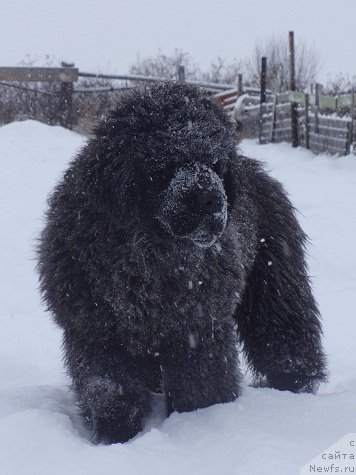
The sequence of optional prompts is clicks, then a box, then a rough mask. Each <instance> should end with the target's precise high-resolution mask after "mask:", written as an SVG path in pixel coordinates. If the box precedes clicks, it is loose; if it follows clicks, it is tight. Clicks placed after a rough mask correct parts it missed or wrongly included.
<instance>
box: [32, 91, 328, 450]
mask: <svg viewBox="0 0 356 475" xmlns="http://www.w3.org/2000/svg"><path fill="white" fill-rule="evenodd" d="M305 242H306V236H305V234H304V233H303V231H302V230H301V228H300V227H299V225H298V222H297V220H296V218H295V215H294V210H293V207H292V205H291V203H290V202H289V200H288V198H287V197H286V194H285V192H284V190H283V188H282V186H281V185H280V184H279V183H278V182H277V181H275V180H274V179H272V178H270V177H269V176H268V175H267V174H266V173H265V171H264V170H263V168H262V167H261V164H260V163H258V162H256V161H255V160H251V159H248V158H245V157H243V156H241V155H240V154H239V152H238V151H237V142H236V137H235V133H234V129H233V125H232V124H231V123H230V121H229V119H228V118H227V116H226V115H225V114H224V112H223V111H222V110H221V108H220V107H219V106H218V105H217V104H216V103H215V102H214V101H213V100H212V99H210V98H208V97H207V96H205V95H204V94H203V93H202V92H200V91H199V90H198V89H197V88H194V87H190V86H187V85H184V84H173V83H165V84H157V85H155V86H153V87H146V88H144V89H141V90H134V91H132V92H130V93H128V94H127V95H126V96H125V97H124V98H123V99H122V100H121V102H120V103H119V105H118V106H117V108H116V109H115V110H113V111H111V112H110V113H109V114H108V116H107V117H106V118H105V119H104V120H103V121H102V122H101V123H99V125H98V126H97V127H96V129H95V134H94V138H92V139H90V140H89V142H88V144H87V145H86V146H85V147H84V148H83V149H82V150H81V152H80V153H79V154H78V155H77V157H76V158H75V159H74V160H73V161H72V163H71V164H70V166H69V168H68V170H67V171H66V172H65V175H64V177H63V179H62V180H61V182H60V183H59V184H58V185H57V187H56V188H55V190H54V192H53V193H52V195H51V197H50V199H49V210H48V212H47V222H46V227H45V229H44V230H43V233H42V236H41V241H40V246H39V265H38V267H39V272H40V281H41V290H42V292H43V296H44V300H45V302H46V304H47V306H48V308H49V310H50V311H51V312H52V313H53V316H54V319H55V321H56V322H57V324H58V325H59V326H60V327H61V328H62V329H63V332H64V352H65V361H66V365H67V368H68V371H69V374H70V376H71V378H72V381H73V390H74V392H75V394H76V397H77V399H78V402H79V404H80V407H81V408H82V410H83V415H84V417H85V420H86V421H87V423H88V426H89V427H90V428H91V430H92V433H93V440H94V441H95V442H97V443H114V442H124V441H127V440H128V439H130V438H131V437H133V436H135V435H136V434H137V432H138V431H140V430H141V428H142V422H143V418H144V417H145V416H147V414H148V413H149V412H150V407H151V397H152V392H153V391H159V390H162V391H164V393H165V395H166V401H167V411H168V413H171V412H172V411H192V410H194V409H197V408H202V407H206V406H210V405H212V404H216V403H222V402H227V401H233V400H234V399H236V398H237V397H238V395H239V392H240V389H239V381H240V376H239V370H238V357H237V344H238V343H239V342H241V343H242V345H243V350H244V353H245V355H246V357H247V360H248V362H249V364H250V366H251V368H252V369H253V371H254V374H255V375H256V378H258V380H264V384H267V385H268V386H269V387H272V388H277V389H280V390H290V391H294V392H301V391H307V392H314V391H315V390H316V388H317V386H318V383H319V382H320V381H323V380H325V378H326V372H325V356H324V353H323V350H322V347H321V338H320V337H321V327H320V322H319V313H318V309H317V306H316V303H315V301H314V298H313V296H312V293H311V289H310V283H309V279H308V275H307V268H306V263H305V258H304V245H305Z"/></svg>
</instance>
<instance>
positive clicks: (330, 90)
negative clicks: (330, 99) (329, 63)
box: [323, 73, 356, 96]
mask: <svg viewBox="0 0 356 475" xmlns="http://www.w3.org/2000/svg"><path fill="white" fill-rule="evenodd" d="M355 91H356V76H352V77H351V78H350V76H349V75H348V74H342V73H340V74H338V75H337V76H335V77H329V78H328V80H327V81H326V84H325V86H324V87H323V92H324V93H325V94H331V95H333V96H337V95H338V94H341V93H351V92H355Z"/></svg>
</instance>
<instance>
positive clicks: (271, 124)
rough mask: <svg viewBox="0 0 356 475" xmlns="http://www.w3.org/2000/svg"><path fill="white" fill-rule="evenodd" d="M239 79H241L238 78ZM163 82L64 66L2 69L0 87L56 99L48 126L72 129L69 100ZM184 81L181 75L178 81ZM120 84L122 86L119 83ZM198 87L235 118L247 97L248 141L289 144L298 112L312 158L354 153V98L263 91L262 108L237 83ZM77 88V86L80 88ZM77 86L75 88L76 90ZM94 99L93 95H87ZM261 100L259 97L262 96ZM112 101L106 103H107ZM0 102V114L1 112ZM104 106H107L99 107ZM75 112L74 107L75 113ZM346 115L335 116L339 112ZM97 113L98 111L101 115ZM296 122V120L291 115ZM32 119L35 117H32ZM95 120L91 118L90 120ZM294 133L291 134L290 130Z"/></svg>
mask: <svg viewBox="0 0 356 475" xmlns="http://www.w3.org/2000/svg"><path fill="white" fill-rule="evenodd" d="M80 78H81V79H82V80H87V79H89V80H103V81H116V84H117V85H116V86H113V83H112V84H111V86H110V85H109V87H107V86H106V87H102V88H100V87H99V88H98V87H94V88H84V89H83V87H80V83H78V82H77V81H78V79H80ZM240 79H241V78H240ZM164 80H167V79H163V78H155V77H147V76H146V77H145V76H137V75H105V74H92V73H84V72H80V71H79V70H78V69H77V68H75V67H74V65H69V64H65V63H63V65H62V67H59V68H35V67H28V68H23V67H21V68H20V67H16V68H9V67H0V86H3V87H7V86H8V87H16V88H18V89H21V90H22V89H23V90H24V91H30V92H32V93H34V95H35V96H36V97H37V95H38V94H40V95H41V94H42V95H44V96H48V97H49V96H51V97H52V99H54V102H53V104H52V112H51V114H52V115H54V118H53V120H51V121H50V123H59V124H61V125H63V126H64V127H67V128H72V127H73V122H74V119H73V116H74V110H73V109H74V107H73V97H78V95H79V94H82V95H83V94H84V95H89V96H90V95H91V94H97V93H100V92H102V93H111V92H115V91H122V90H124V89H127V88H128V87H130V88H131V87H136V86H137V84H138V83H140V82H151V81H164ZM180 80H184V75H183V77H182V75H181V76H180ZM118 81H121V82H120V83H118ZM31 82H32V83H38V82H47V83H58V84H59V89H57V90H54V92H53V91H52V90H51V91H50V92H48V91H47V92H46V91H41V90H40V89H33V88H32V89H31V88H28V87H27V86H26V85H27V84H28V83H31ZM186 82H187V83H190V84H196V85H198V86H199V87H201V88H203V89H205V90H208V91H209V92H210V93H213V94H215V97H216V99H217V100H218V101H219V102H220V103H221V104H222V106H223V107H224V108H225V109H226V110H227V112H228V113H229V114H230V115H231V117H233V115H234V109H235V105H236V102H239V101H240V99H241V98H242V95H244V96H245V97H247V101H246V103H244V108H243V116H242V123H243V130H244V136H246V137H259V140H260V142H261V143H269V142H281V141H287V142H292V140H293V138H292V125H293V124H292V110H294V111H296V117H297V139H298V144H299V145H303V146H305V147H307V148H309V149H311V150H312V151H313V152H315V153H320V152H329V153H332V154H338V155H347V154H349V153H350V151H351V148H352V145H353V151H354V153H355V154H356V125H355V122H356V94H348V95H342V96H339V97H330V96H322V95H320V94H319V93H318V90H317V91H316V94H314V95H311V94H304V93H300V92H295V91H293V92H292V91H290V92H287V93H284V94H278V95H273V94H272V93H271V91H265V94H264V95H263V97H264V100H265V101H266V102H264V103H262V104H260V103H258V102H259V93H260V91H259V90H258V89H256V88H245V89H244V90H243V88H242V81H241V80H240V82H239V84H238V87H235V86H233V85H231V84H213V83H197V82H191V81H186ZM76 84H79V88H78V86H77V85H76ZM75 85H76V87H74V86H75ZM90 97H92V96H90ZM261 97H262V95H261ZM108 102H110V101H106V103H105V104H107V103H108ZM2 105H3V104H2V103H1V97H0V109H1V108H2ZM102 106H103V107H104V106H105V107H106V105H102ZM75 109H76V112H77V110H78V107H76V108H75ZM345 112H348V115H344V116H343V117H338V116H340V115H342V114H343V113H344V114H345ZM101 113H102V112H101V109H100V110H98V111H97V114H96V115H97V116H100V114H101ZM294 117H295V115H294ZM32 118H36V116H35V114H33V116H32ZM95 118H96V117H94V118H93V120H94V119H95ZM294 132H295V130H294Z"/></svg>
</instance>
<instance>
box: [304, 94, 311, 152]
mask: <svg viewBox="0 0 356 475" xmlns="http://www.w3.org/2000/svg"><path fill="white" fill-rule="evenodd" d="M304 120H305V148H309V131H310V127H309V94H305V95H304Z"/></svg>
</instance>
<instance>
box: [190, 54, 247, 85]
mask: <svg viewBox="0 0 356 475" xmlns="http://www.w3.org/2000/svg"><path fill="white" fill-rule="evenodd" d="M242 70H243V65H242V62H241V61H239V60H237V59H234V60H233V61H231V62H229V61H228V60H227V59H226V58H223V57H221V56H218V57H217V58H216V59H214V60H213V61H212V62H211V63H210V67H209V69H208V70H207V71H201V70H199V80H200V81H204V82H214V83H224V84H234V85H235V84H236V80H237V75H238V74H239V73H242Z"/></svg>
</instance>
